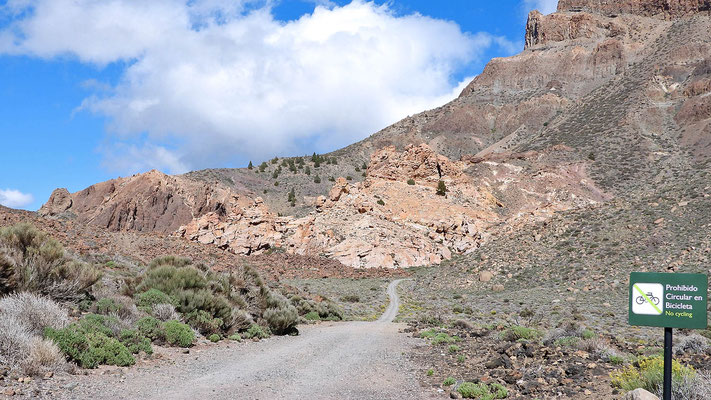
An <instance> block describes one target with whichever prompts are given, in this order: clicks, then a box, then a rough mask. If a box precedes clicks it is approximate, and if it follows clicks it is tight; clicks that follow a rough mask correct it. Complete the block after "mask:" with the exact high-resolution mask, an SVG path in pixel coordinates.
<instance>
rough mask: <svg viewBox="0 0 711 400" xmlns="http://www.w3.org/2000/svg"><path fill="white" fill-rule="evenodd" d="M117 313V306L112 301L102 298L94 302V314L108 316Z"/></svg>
mask: <svg viewBox="0 0 711 400" xmlns="http://www.w3.org/2000/svg"><path fill="white" fill-rule="evenodd" d="M118 311H119V305H118V304H117V303H116V302H115V301H114V300H113V299H109V298H103V299H101V300H99V301H97V302H96V312H97V313H99V314H103V315H108V314H110V313H117V312H118Z"/></svg>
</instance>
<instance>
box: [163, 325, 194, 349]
mask: <svg viewBox="0 0 711 400" xmlns="http://www.w3.org/2000/svg"><path fill="white" fill-rule="evenodd" d="M163 327H164V329H165V341H166V342H167V343H168V344H170V345H172V346H178V347H190V346H192V345H193V342H194V341H195V332H193V330H192V329H191V328H190V327H189V326H188V325H186V324H184V323H182V322H180V321H175V320H171V321H168V322H166V323H165V324H163Z"/></svg>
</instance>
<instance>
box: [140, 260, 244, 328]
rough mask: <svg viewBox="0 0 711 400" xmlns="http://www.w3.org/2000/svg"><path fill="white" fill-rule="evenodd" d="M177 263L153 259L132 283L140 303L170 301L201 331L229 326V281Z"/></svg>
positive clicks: (230, 309) (230, 311)
mask: <svg viewBox="0 0 711 400" xmlns="http://www.w3.org/2000/svg"><path fill="white" fill-rule="evenodd" d="M164 260H165V259H164ZM177 264H178V265H179V266H174V265H171V264H170V263H164V264H162V265H161V264H160V263H157V264H156V265H154V266H153V267H152V268H150V269H149V270H148V271H147V272H146V274H145V276H144V277H143V280H142V281H141V283H140V284H139V285H138V286H137V287H136V290H137V292H139V293H138V294H137V295H136V298H137V299H138V301H139V303H140V305H146V306H147V305H150V306H152V305H154V304H161V303H170V304H173V305H175V307H176V310H177V311H178V312H180V313H182V314H184V315H185V316H186V319H187V320H188V321H189V322H190V323H191V325H193V326H195V327H196V328H198V329H200V330H201V332H204V333H213V332H216V331H218V330H220V329H222V328H228V327H229V326H231V324H232V313H233V305H232V304H231V303H230V301H229V300H228V299H227V298H226V297H225V293H227V294H230V292H231V286H230V283H229V282H227V281H226V279H225V278H220V277H217V276H215V275H211V274H205V273H203V272H201V271H199V270H198V269H197V268H195V267H193V266H190V265H183V264H184V263H183V262H178V263H177Z"/></svg>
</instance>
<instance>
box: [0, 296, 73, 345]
mask: <svg viewBox="0 0 711 400" xmlns="http://www.w3.org/2000/svg"><path fill="white" fill-rule="evenodd" d="M0 319H4V320H7V321H11V323H14V324H17V325H20V326H22V327H24V328H26V329H27V330H28V332H29V333H30V334H31V335H34V336H37V335H42V333H43V332H44V328H46V327H52V328H55V329H61V328H64V327H65V326H67V325H68V324H69V317H68V315H67V312H66V311H65V310H64V309H62V308H61V307H60V306H59V305H58V304H57V303H55V302H54V301H52V300H50V299H47V298H44V297H41V296H38V295H35V294H32V293H27V292H22V293H16V294H12V295H9V296H6V297H4V298H2V299H0Z"/></svg>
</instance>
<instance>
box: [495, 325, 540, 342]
mask: <svg viewBox="0 0 711 400" xmlns="http://www.w3.org/2000/svg"><path fill="white" fill-rule="evenodd" d="M540 337H541V332H539V331H538V330H536V329H533V328H527V327H525V326H519V325H514V326H511V327H509V329H507V330H505V331H504V332H503V333H502V334H501V338H502V339H503V340H507V341H510V342H514V341H516V340H521V339H523V340H536V339H538V338H540Z"/></svg>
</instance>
